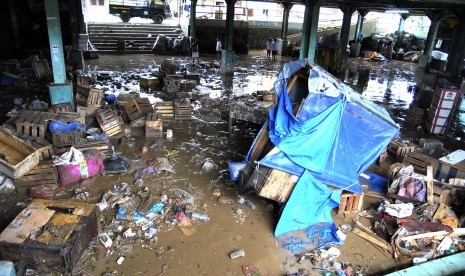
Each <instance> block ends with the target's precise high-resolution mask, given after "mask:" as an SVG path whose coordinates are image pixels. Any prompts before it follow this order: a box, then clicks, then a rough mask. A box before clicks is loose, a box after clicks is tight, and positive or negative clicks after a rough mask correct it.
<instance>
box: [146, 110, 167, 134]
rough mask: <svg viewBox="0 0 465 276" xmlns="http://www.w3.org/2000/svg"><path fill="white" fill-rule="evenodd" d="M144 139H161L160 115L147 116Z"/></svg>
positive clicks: (151, 114) (149, 114)
mask: <svg viewBox="0 0 465 276" xmlns="http://www.w3.org/2000/svg"><path fill="white" fill-rule="evenodd" d="M145 137H163V121H162V116H161V115H160V114H157V113H148V114H147V119H146V120H145Z"/></svg>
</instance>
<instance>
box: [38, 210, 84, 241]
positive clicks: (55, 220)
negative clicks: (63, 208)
mask: <svg viewBox="0 0 465 276" xmlns="http://www.w3.org/2000/svg"><path fill="white" fill-rule="evenodd" d="M79 219H80V218H79V216H76V215H73V214H63V213H56V214H54V215H53V216H52V218H51V219H50V220H49V221H48V223H47V227H46V228H45V229H44V231H42V233H41V234H40V235H39V236H38V237H37V238H35V239H32V240H35V241H37V242H40V243H44V244H55V245H62V244H65V243H66V241H67V240H68V238H69V236H70V235H71V233H72V232H73V231H74V228H75V227H76V225H77V224H78V222H79Z"/></svg>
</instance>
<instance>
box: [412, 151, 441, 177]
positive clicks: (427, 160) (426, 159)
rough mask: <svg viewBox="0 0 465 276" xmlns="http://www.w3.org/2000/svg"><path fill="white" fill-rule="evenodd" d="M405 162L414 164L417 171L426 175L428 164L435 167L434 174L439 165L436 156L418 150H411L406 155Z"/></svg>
mask: <svg viewBox="0 0 465 276" xmlns="http://www.w3.org/2000/svg"><path fill="white" fill-rule="evenodd" d="M404 163H406V164H409V165H412V166H413V168H414V169H415V171H416V172H418V173H421V174H424V175H426V167H427V166H432V167H433V175H434V174H435V172H436V169H437V166H438V160H437V159H436V158H433V157H430V156H428V155H424V154H421V153H418V152H411V153H408V154H407V155H405V157H404Z"/></svg>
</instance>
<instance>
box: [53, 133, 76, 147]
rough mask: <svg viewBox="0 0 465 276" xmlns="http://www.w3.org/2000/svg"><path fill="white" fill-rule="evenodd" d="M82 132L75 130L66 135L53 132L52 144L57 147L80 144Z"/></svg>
mask: <svg viewBox="0 0 465 276" xmlns="http://www.w3.org/2000/svg"><path fill="white" fill-rule="evenodd" d="M81 137H82V132H81V131H80V130H73V131H69V132H65V133H58V132H52V143H53V145H54V146H55V147H66V146H71V145H75V144H77V143H79V140H81Z"/></svg>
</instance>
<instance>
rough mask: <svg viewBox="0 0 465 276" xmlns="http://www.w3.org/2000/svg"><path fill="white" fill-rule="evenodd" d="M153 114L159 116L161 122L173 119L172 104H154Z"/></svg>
mask: <svg viewBox="0 0 465 276" xmlns="http://www.w3.org/2000/svg"><path fill="white" fill-rule="evenodd" d="M154 113H157V114H159V115H161V119H162V120H172V119H174V104H173V102H172V101H166V102H156V103H155V106H154Z"/></svg>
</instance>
